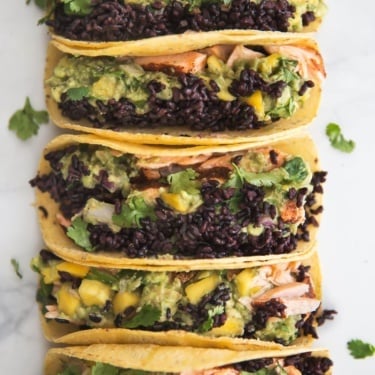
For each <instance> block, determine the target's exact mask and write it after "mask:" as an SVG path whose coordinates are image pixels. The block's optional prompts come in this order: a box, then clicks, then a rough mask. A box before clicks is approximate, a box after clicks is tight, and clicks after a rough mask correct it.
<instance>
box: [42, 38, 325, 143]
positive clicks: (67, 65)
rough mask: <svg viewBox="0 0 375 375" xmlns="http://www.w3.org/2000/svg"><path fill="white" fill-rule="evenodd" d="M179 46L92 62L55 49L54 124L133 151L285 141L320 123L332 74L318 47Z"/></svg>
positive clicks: (273, 42)
mask: <svg viewBox="0 0 375 375" xmlns="http://www.w3.org/2000/svg"><path fill="white" fill-rule="evenodd" d="M178 45H179V48H180V49H181V50H182V52H181V53H180V52H178V51H176V50H175V51H174V52H171V50H170V47H169V44H168V43H165V44H162V45H159V44H156V45H154V50H153V51H147V50H144V49H140V50H141V51H143V52H142V56H137V55H136V54H137V53H139V54H141V52H140V51H139V50H132V53H127V54H126V53H125V52H124V51H121V50H118V49H115V50H114V51H110V52H109V51H104V50H96V51H97V52H96V53H97V54H99V55H101V54H105V53H111V54H112V53H114V54H115V55H116V56H97V57H91V56H84V55H83V54H87V52H88V51H87V50H74V49H73V50H72V51H71V52H72V54H66V53H63V52H62V51H60V50H59V49H58V48H56V47H55V46H54V44H50V45H49V48H48V56H47V64H46V74H45V76H46V79H45V88H46V100H47V108H48V110H49V113H50V116H51V119H52V121H53V122H54V123H55V124H56V125H58V126H60V127H62V128H66V129H72V130H77V131H82V132H89V133H95V134H97V135H100V136H103V137H107V138H114V139H117V140H123V141H131V142H134V143H142V144H171V145H183V144H185V145H207V144H228V143H239V142H249V141H257V142H259V141H263V140H265V139H268V138H269V137H270V136H272V137H278V138H280V137H284V136H285V133H286V134H288V133H289V134H292V133H295V132H296V131H297V130H300V128H301V127H303V126H307V124H308V123H310V122H311V121H312V119H313V118H314V117H315V115H316V111H317V109H318V106H319V101H320V94H321V85H322V80H323V79H324V76H325V71H324V66H323V61H322V58H321V55H320V54H319V52H318V49H317V46H316V44H315V42H314V41H312V40H310V39H306V38H301V37H299V36H294V37H293V36H289V37H285V36H283V35H281V36H280V35H278V36H272V37H270V36H269V35H268V33H265V34H256V33H255V34H251V35H236V36H228V35H225V34H223V35H222V37H221V38H220V39H218V37H217V36H215V37H214V38H213V39H212V40H210V39H208V37H207V36H205V37H203V36H199V39H198V38H197V39H196V40H191V38H189V39H187V40H184V41H183V43H182V41H181V40H178ZM197 46H198V47H197ZM59 48H62V47H61V46H59ZM163 49H164V51H168V52H163ZM183 51H184V52H183ZM128 52H129V51H128ZM147 53H149V54H148V55H147Z"/></svg>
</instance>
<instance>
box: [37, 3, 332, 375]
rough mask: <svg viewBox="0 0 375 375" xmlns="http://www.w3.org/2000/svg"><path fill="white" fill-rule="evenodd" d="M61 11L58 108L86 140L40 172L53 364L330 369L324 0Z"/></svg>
mask: <svg viewBox="0 0 375 375" xmlns="http://www.w3.org/2000/svg"><path fill="white" fill-rule="evenodd" d="M48 4H49V5H48V6H49V10H48V14H47V16H46V18H45V19H44V21H45V22H46V24H47V25H48V26H49V28H50V32H51V37H52V38H51V41H50V43H49V45H48V50H47V61H46V68H45V93H46V103H47V108H48V112H49V114H50V117H51V119H52V121H53V122H54V123H55V124H56V125H58V126H59V127H61V128H63V129H65V130H69V131H70V130H72V131H79V132H81V133H83V134H80V135H73V134H69V135H68V134H66V135H62V136H59V137H57V138H55V139H54V140H52V141H51V142H50V143H49V144H48V145H47V146H46V148H45V150H44V152H43V155H42V158H41V160H40V164H39V167H38V171H37V174H36V176H35V177H34V178H33V179H32V180H31V181H30V184H31V186H32V187H34V188H35V191H36V207H37V209H38V218H39V223H40V228H41V232H42V236H43V240H44V242H45V244H46V246H47V248H46V249H43V250H41V251H40V253H39V254H38V255H37V256H36V257H34V258H33V260H32V268H33V270H34V271H35V272H37V273H38V275H39V287H38V292H37V301H38V304H39V308H40V317H41V321H42V327H43V331H44V335H45V337H46V338H47V339H48V340H49V341H51V342H52V343H54V344H59V345H70V346H63V347H59V348H54V349H51V350H49V351H48V353H47V356H46V361H45V374H47V375H72V374H73V375H79V374H93V375H102V374H118V375H121V374H139V373H142V374H143V373H145V375H146V373H158V374H161V373H165V374H174V373H184V375H187V374H186V372H187V373H189V375H195V373H196V374H199V375H208V374H212V375H214V374H216V373H218V374H219V375H241V374H242V373H244V374H289V375H293V374H325V375H328V374H330V373H331V371H332V361H331V360H330V359H329V354H328V352H327V351H324V350H323V351H318V350H313V349H311V348H310V346H311V344H312V342H313V339H314V338H316V337H317V326H318V323H319V315H320V314H321V310H322V307H321V304H322V295H321V288H322V287H321V273H320V265H319V259H318V254H317V252H316V237H317V230H318V226H319V222H320V214H321V212H322V192H323V189H322V184H323V183H324V181H325V176H326V173H325V172H323V171H321V170H320V164H319V158H318V155H317V151H316V148H315V146H314V143H313V141H312V140H311V138H310V137H309V136H308V135H307V134H306V133H305V132H304V130H305V128H306V127H307V125H308V124H309V123H310V122H311V121H312V120H313V119H314V117H315V115H316V113H317V109H318V106H319V102H320V97H321V88H322V83H323V80H324V78H325V69H324V64H323V60H322V56H321V55H320V52H319V48H318V46H317V44H316V43H315V41H314V40H313V39H311V37H310V35H307V34H303V33H305V32H308V31H316V29H317V27H318V26H319V24H320V23H321V20H322V17H323V15H324V12H325V4H324V2H323V1H322V0H313V1H298V0H279V1H273V0H272V1H270V0H230V1H227V0H224V1H221V0H214V1H194V2H193V1H186V0H173V1H169V0H161V1H148V0H142V1H137V0H130V1H129V0H126V1H119V0H113V1H112V0H106V1H102V0H98V1H86V2H85V1H82V2H80V3H79V5H77V3H76V2H74V1H66V0H49V1H48ZM271 31H272V32H271ZM82 345H84V346H82ZM223 373H224V374H223Z"/></svg>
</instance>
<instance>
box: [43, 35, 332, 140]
mask: <svg viewBox="0 0 375 375" xmlns="http://www.w3.org/2000/svg"><path fill="white" fill-rule="evenodd" d="M159 38H160V39H158V42H157V43H156V42H155V40H151V41H150V40H149V39H142V40H140V41H135V42H127V43H130V44H124V43H122V44H119V45H111V46H109V47H106V48H101V49H98V48H82V47H80V48H78V47H74V48H71V47H67V46H66V45H65V44H63V43H61V42H60V41H58V39H55V40H53V41H52V42H51V43H50V44H49V46H48V52H47V61H46V69H45V80H47V79H48V78H49V77H50V76H51V75H52V73H53V69H54V67H55V66H56V64H57V62H58V61H59V60H60V58H61V57H62V56H63V54H64V53H70V54H76V55H88V56H103V55H108V56H156V55H165V54H171V53H181V52H186V51H190V50H197V49H201V48H205V47H209V46H212V45H216V44H244V45H247V46H250V47H251V46H254V45H257V46H262V45H263V46H265V45H292V46H303V47H306V48H308V49H311V50H313V51H315V52H316V53H317V58H318V59H319V64H318V65H319V66H321V67H322V69H323V74H325V71H324V65H323V60H322V57H321V55H320V53H319V49H318V46H317V44H316V42H315V41H314V40H313V39H311V38H309V37H308V36H301V35H299V34H287V35H285V33H270V32H247V33H245V32H242V31H232V32H228V31H227V32H216V31H215V32H208V33H203V34H202V33H189V34H188V35H186V34H184V35H183V36H181V35H170V36H165V37H159ZM163 38H164V39H163ZM151 39H154V38H151ZM309 92H310V96H309V98H308V99H307V101H306V103H305V105H304V106H303V107H301V108H299V109H298V110H297V112H296V113H295V114H294V115H293V116H292V117H291V118H288V119H280V120H278V121H275V122H273V123H271V124H269V125H267V126H265V127H264V128H262V129H249V130H244V131H224V132H210V131H208V130H207V131H193V130H190V129H185V128H184V127H181V126H161V127H159V128H157V129H135V128H132V129H124V130H121V131H114V130H109V129H101V128H94V127H93V126H92V124H91V123H90V122H89V121H88V120H82V121H79V122H76V121H73V120H70V119H69V118H67V117H64V116H63V115H62V114H61V111H60V110H59V108H58V104H57V103H56V102H55V100H54V99H53V98H52V96H51V92H50V88H49V87H48V85H45V95H46V105H47V109H48V112H49V113H50V117H51V120H52V121H53V122H54V123H55V124H56V125H57V126H59V127H61V128H64V129H71V130H76V131H80V132H86V133H92V134H96V135H98V136H102V137H106V138H113V139H116V140H119V141H127V142H133V143H142V144H166V145H217V144H233V143H247V142H263V141H265V140H269V139H271V138H272V139H280V138H284V137H286V136H293V135H294V134H296V133H297V131H299V130H301V128H305V127H307V126H308V124H309V123H310V122H312V120H313V119H314V118H315V116H316V113H317V110H318V107H319V103H320V97H321V82H320V81H319V80H316V81H315V86H314V87H313V88H311V89H310V91H309Z"/></svg>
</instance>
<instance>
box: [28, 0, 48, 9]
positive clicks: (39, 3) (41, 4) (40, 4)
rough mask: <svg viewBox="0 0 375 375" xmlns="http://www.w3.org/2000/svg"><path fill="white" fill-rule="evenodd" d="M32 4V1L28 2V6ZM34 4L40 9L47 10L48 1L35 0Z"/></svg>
mask: <svg viewBox="0 0 375 375" xmlns="http://www.w3.org/2000/svg"><path fill="white" fill-rule="evenodd" d="M30 3H31V0H26V5H29V4H30ZM34 3H35V4H36V5H37V6H38V7H39V8H40V9H43V10H45V9H47V5H48V0H34Z"/></svg>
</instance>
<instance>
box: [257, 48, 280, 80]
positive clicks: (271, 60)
mask: <svg viewBox="0 0 375 375" xmlns="http://www.w3.org/2000/svg"><path fill="white" fill-rule="evenodd" d="M280 57H281V55H280V54H279V53H272V54H271V55H269V56H268V57H267V58H265V59H263V61H262V65H261V67H260V68H261V72H262V73H264V74H266V75H269V74H271V73H272V70H273V69H274V68H275V67H276V66H277V64H278V63H279V59H280Z"/></svg>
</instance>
